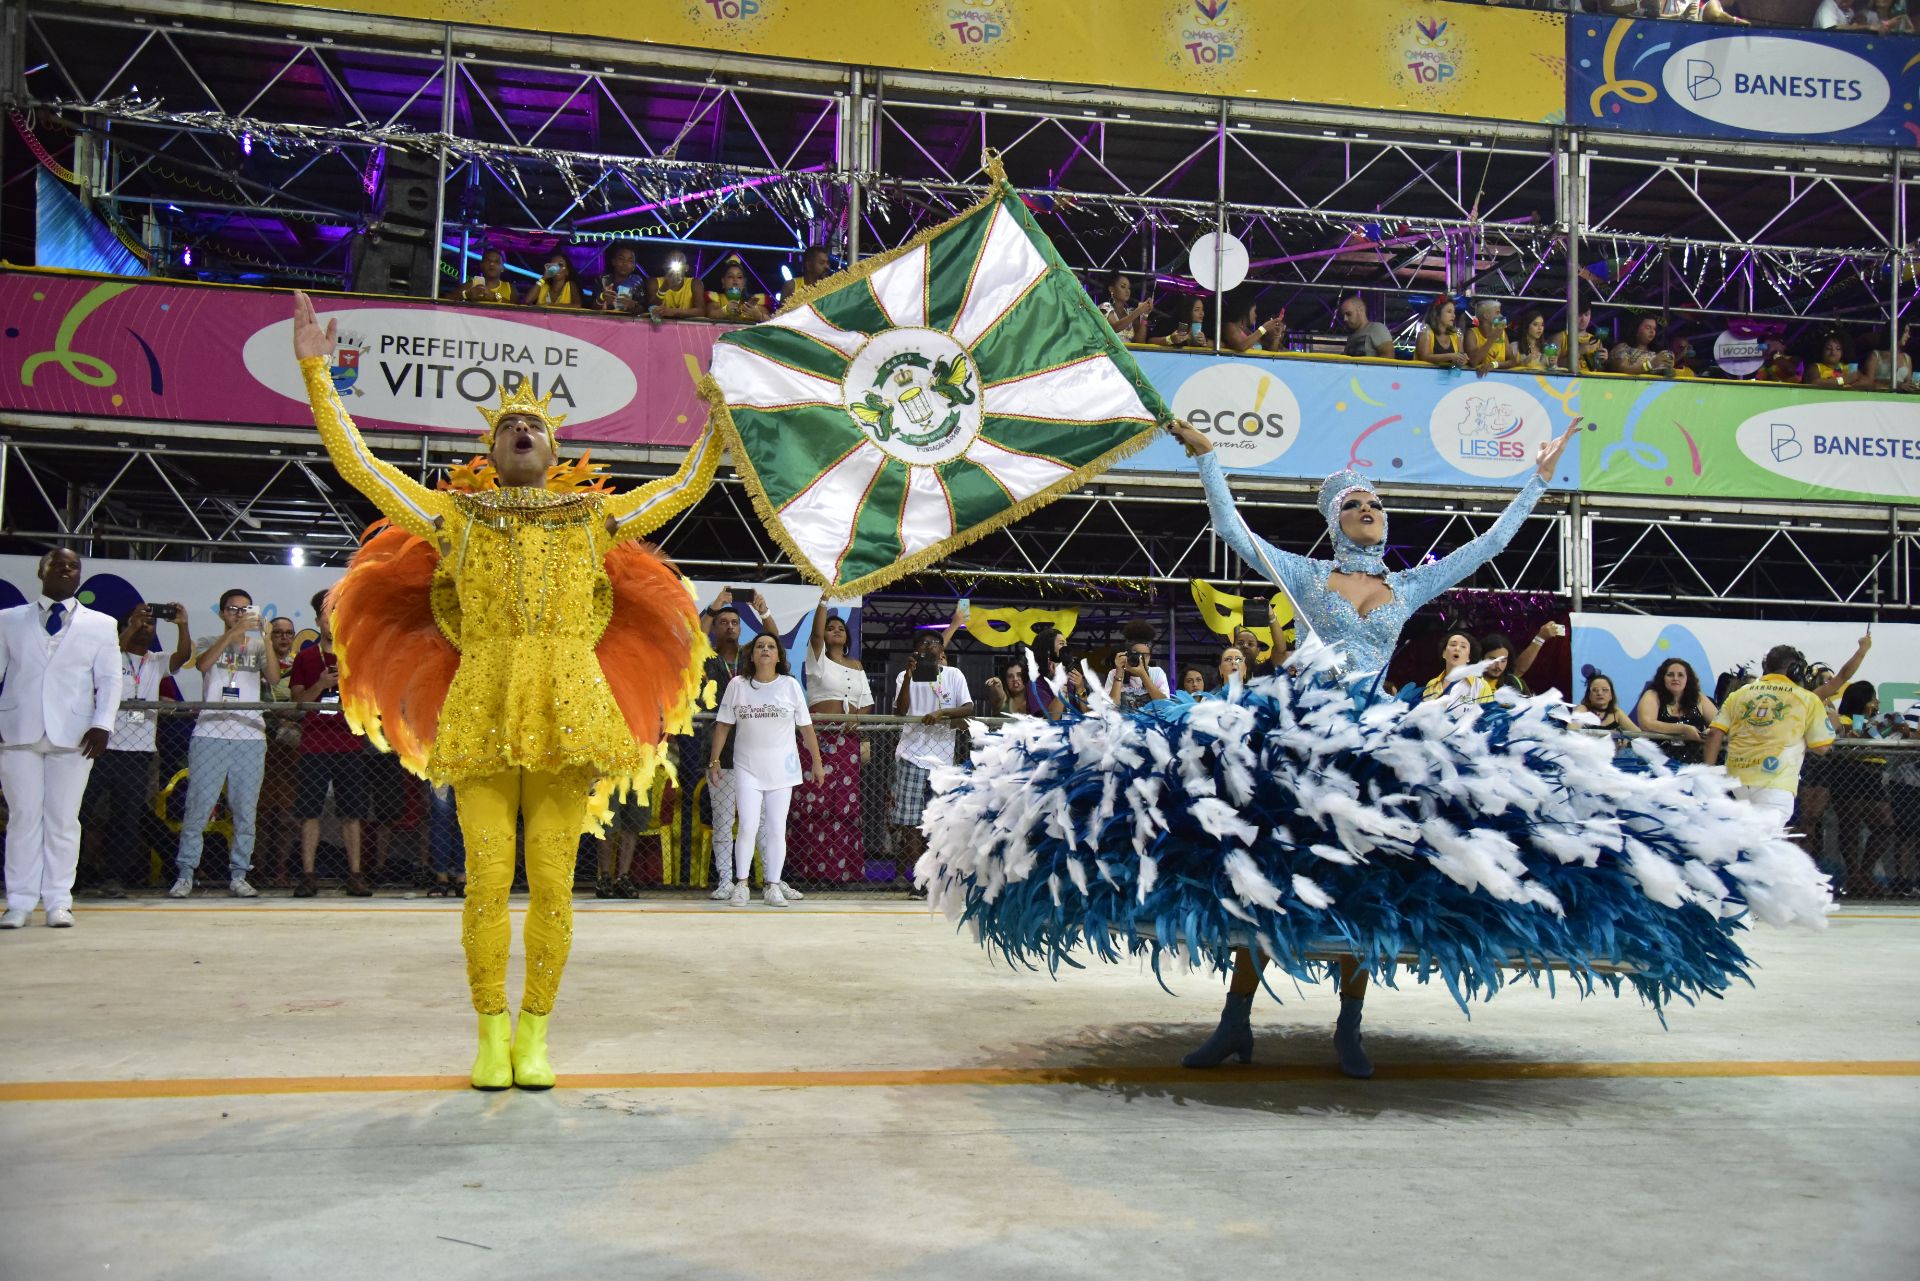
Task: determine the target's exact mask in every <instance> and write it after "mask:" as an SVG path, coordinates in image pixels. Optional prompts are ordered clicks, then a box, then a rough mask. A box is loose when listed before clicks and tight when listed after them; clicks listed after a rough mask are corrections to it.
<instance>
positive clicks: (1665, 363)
mask: <svg viewBox="0 0 1920 1281" xmlns="http://www.w3.org/2000/svg"><path fill="white" fill-rule="evenodd" d="M1659 341H1660V322H1659V321H1658V320H1656V319H1655V318H1653V317H1652V316H1642V317H1640V319H1639V320H1637V321H1635V322H1634V326H1633V337H1632V338H1631V339H1630V340H1628V341H1625V342H1619V343H1615V344H1614V348H1613V352H1612V354H1610V355H1609V356H1608V357H1607V368H1608V369H1610V370H1612V371H1613V372H1614V373H1616V374H1664V373H1670V372H1672V370H1673V353H1672V352H1669V351H1662V352H1659V353H1655V351H1654V350H1653V348H1654V344H1656V343H1657V342H1659Z"/></svg>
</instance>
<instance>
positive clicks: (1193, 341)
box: [1157, 294, 1213, 347]
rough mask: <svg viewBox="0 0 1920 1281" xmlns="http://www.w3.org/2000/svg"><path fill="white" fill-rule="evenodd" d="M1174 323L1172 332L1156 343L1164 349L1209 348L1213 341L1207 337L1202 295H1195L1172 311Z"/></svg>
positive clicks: (1205, 305)
mask: <svg viewBox="0 0 1920 1281" xmlns="http://www.w3.org/2000/svg"><path fill="white" fill-rule="evenodd" d="M1173 314H1174V316H1175V317H1176V323H1175V324H1174V326H1173V330H1172V332H1170V333H1168V334H1166V335H1165V336H1164V337H1161V338H1159V339H1158V340H1157V341H1158V342H1159V343H1160V344H1161V345H1162V346H1166V347H1209V346H1212V345H1213V340H1212V339H1210V338H1208V337H1207V299H1206V296H1205V295H1204V294H1196V295H1194V296H1193V297H1192V298H1189V299H1187V300H1186V302H1184V303H1181V304H1179V305H1178V306H1176V307H1175V308H1174V309H1173Z"/></svg>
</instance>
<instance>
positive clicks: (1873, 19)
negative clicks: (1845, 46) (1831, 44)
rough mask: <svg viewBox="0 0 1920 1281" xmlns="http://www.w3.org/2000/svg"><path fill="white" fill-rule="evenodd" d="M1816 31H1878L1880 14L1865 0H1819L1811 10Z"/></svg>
mask: <svg viewBox="0 0 1920 1281" xmlns="http://www.w3.org/2000/svg"><path fill="white" fill-rule="evenodd" d="M1811 25H1812V27H1813V28H1814V30H1816V31H1876V32H1877V31H1879V30H1880V15H1879V14H1877V13H1876V12H1874V9H1873V6H1872V5H1871V4H1868V3H1867V0H1820V5H1819V7H1818V8H1816V9H1815V10H1814V11H1813V22H1812V24H1811Z"/></svg>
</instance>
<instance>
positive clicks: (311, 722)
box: [293, 592, 373, 898]
mask: <svg viewBox="0 0 1920 1281" xmlns="http://www.w3.org/2000/svg"><path fill="white" fill-rule="evenodd" d="M326 603H327V594H326V593H325V592H315V593H314V594H313V618H314V624H315V626H316V627H317V628H318V629H319V632H320V639H319V640H318V641H316V642H315V643H314V644H312V645H309V646H307V647H306V648H305V649H303V650H301V651H300V652H299V654H297V655H295V656H294V660H293V701H294V702H296V703H319V704H322V706H321V707H319V708H317V709H315V710H314V711H310V712H308V713H307V719H306V723H305V724H304V725H302V726H301V727H300V767H299V774H298V777H297V778H296V779H295V781H294V802H293V816H294V817H295V818H297V819H299V820H300V883H299V884H298V885H296V886H294V889H293V896H294V897H295V898H312V897H313V896H314V895H316V894H318V893H319V892H320V887H319V885H318V884H317V883H316V882H315V880H314V877H313V870H314V860H315V858H316V856H317V855H318V854H319V852H320V815H321V812H322V811H323V810H324V809H325V808H326V805H327V791H328V789H329V788H331V789H332V791H333V813H334V817H335V818H337V819H339V820H340V843H341V845H342V846H344V847H345V848H346V851H347V883H346V891H347V893H348V894H350V895H352V896H353V897H355V898H366V897H368V896H369V895H371V894H372V893H373V890H372V889H371V888H369V887H368V885H367V882H366V878H365V877H364V876H362V875H361V874H360V836H361V832H360V822H361V820H362V819H364V818H365V817H366V815H367V771H366V756H365V755H364V751H365V748H366V743H365V741H364V740H362V739H361V737H360V736H359V735H358V734H356V733H354V732H353V731H352V730H351V729H348V728H347V718H346V717H345V716H342V715H341V714H340V660H339V659H338V658H337V657H336V656H335V655H334V652H333V620H332V619H331V618H329V617H328V616H327V610H326Z"/></svg>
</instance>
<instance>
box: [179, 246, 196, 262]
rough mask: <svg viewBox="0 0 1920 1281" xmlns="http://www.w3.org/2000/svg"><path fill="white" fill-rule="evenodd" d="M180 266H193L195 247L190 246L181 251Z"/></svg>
mask: <svg viewBox="0 0 1920 1281" xmlns="http://www.w3.org/2000/svg"><path fill="white" fill-rule="evenodd" d="M180 265H181V266H182V267H191V266H193V246H192V245H188V246H187V247H186V248H185V249H182V250H181V251H180Z"/></svg>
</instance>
